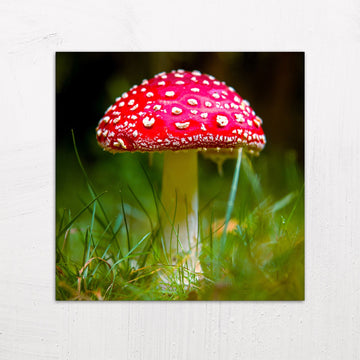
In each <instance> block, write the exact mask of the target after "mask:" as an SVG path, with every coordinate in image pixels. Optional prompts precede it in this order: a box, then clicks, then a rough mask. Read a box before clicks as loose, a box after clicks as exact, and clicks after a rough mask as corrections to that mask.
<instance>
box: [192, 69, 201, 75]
mask: <svg viewBox="0 0 360 360" xmlns="http://www.w3.org/2000/svg"><path fill="white" fill-rule="evenodd" d="M192 74H193V75H196V76H200V75H201V72H200V71H199V70H194V71H193V72H192Z"/></svg>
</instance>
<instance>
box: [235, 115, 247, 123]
mask: <svg viewBox="0 0 360 360" xmlns="http://www.w3.org/2000/svg"><path fill="white" fill-rule="evenodd" d="M235 118H236V121H237V122H241V123H242V122H244V121H245V118H244V116H243V114H235Z"/></svg>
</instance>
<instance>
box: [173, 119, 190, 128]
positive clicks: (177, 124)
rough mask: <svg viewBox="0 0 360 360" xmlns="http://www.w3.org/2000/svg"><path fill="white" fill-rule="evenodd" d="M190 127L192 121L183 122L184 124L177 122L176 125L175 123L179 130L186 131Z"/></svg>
mask: <svg viewBox="0 0 360 360" xmlns="http://www.w3.org/2000/svg"><path fill="white" fill-rule="evenodd" d="M189 125H190V121H186V122H183V123H181V122H176V123H175V126H176V127H177V128H178V129H186V128H188V127H189Z"/></svg>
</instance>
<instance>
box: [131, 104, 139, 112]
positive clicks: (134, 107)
mask: <svg viewBox="0 0 360 360" xmlns="http://www.w3.org/2000/svg"><path fill="white" fill-rule="evenodd" d="M138 107H139V104H136V105H135V106H133V107H132V108H131V109H130V111H134V110H136V109H137V108H138Z"/></svg>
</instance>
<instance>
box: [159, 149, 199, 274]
mask: <svg viewBox="0 0 360 360" xmlns="http://www.w3.org/2000/svg"><path fill="white" fill-rule="evenodd" d="M161 201H162V204H163V206H164V210H165V214H164V215H163V217H162V225H163V230H164V236H165V245H166V251H167V253H168V254H169V255H170V259H171V260H170V261H169V262H171V263H172V264H175V263H177V262H178V261H179V258H178V256H177V255H181V257H182V258H183V257H186V262H187V264H188V266H189V270H192V271H193V270H195V267H198V265H199V261H198V260H197V252H198V247H197V239H198V209H199V201H198V160H197V151H194V150H189V151H181V152H173V151H166V152H165V154H164V167H163V180H162V194H161Z"/></svg>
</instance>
